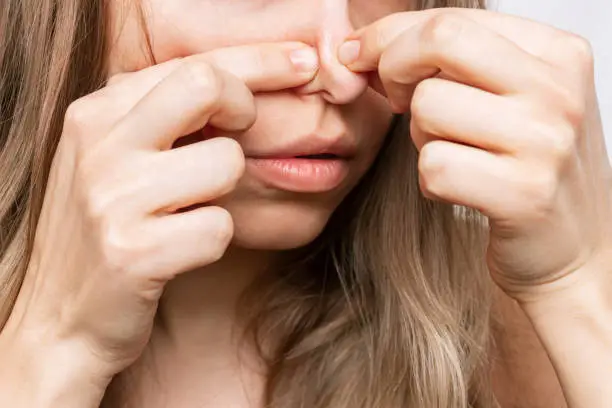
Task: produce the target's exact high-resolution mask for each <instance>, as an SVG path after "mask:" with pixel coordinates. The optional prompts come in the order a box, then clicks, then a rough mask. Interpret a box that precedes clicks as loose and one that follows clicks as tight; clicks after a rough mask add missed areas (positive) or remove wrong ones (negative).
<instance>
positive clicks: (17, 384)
mask: <svg viewBox="0 0 612 408" xmlns="http://www.w3.org/2000/svg"><path fill="white" fill-rule="evenodd" d="M13 339H14V338H12V337H9V336H5V335H2V336H0V361H1V362H2V363H1V364H0V407H12V408H31V407H36V408H52V407H53V408H55V407H62V408H97V407H99V406H100V402H101V400H102V398H103V396H104V391H105V389H106V386H107V385H108V381H109V380H107V379H105V378H104V377H102V376H100V375H98V373H97V372H96V368H95V367H93V364H91V360H90V361H87V360H86V359H82V358H80V357H79V354H80V353H77V352H75V349H74V348H73V347H69V346H68V345H63V346H62V345H53V346H51V345H43V344H42V343H38V344H34V343H32V342H27V341H14V340H13Z"/></svg>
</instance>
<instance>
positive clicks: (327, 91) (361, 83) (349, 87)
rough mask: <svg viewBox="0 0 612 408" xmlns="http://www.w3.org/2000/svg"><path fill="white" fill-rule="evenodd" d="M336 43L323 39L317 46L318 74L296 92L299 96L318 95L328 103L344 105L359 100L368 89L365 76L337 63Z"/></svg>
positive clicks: (337, 44)
mask: <svg viewBox="0 0 612 408" xmlns="http://www.w3.org/2000/svg"><path fill="white" fill-rule="evenodd" d="M339 45H340V44H339V42H338V41H334V40H333V39H332V38H326V39H323V40H322V41H321V42H320V43H319V44H318V49H319V60H320V61H319V72H318V73H317V75H316V77H315V78H314V79H313V80H312V81H311V82H310V83H308V84H307V85H305V86H303V87H302V88H300V89H299V90H298V92H299V93H300V94H303V95H307V94H315V93H320V94H321V95H322V96H323V98H325V100H327V101H328V102H329V103H333V104H337V105H344V104H348V103H350V102H352V101H354V100H356V99H357V98H359V97H360V96H361V95H362V94H363V93H364V92H365V91H366V89H367V87H368V80H367V77H366V75H364V74H357V73H355V72H352V71H351V70H349V69H348V68H347V67H346V66H344V65H343V64H341V63H340V61H338V56H337V48H338V46H339Z"/></svg>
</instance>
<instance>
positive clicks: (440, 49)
mask: <svg viewBox="0 0 612 408" xmlns="http://www.w3.org/2000/svg"><path fill="white" fill-rule="evenodd" d="M378 70H379V73H380V77H381V79H382V81H383V85H384V87H385V89H386V91H387V95H388V97H389V99H390V101H391V103H392V104H393V105H394V106H395V107H396V109H397V110H401V109H407V108H408V107H409V102H410V99H409V96H410V94H411V92H412V90H413V86H414V84H416V83H417V82H420V81H421V80H423V79H426V78H430V77H433V76H436V75H438V74H439V73H442V74H443V75H444V76H445V77H447V78H450V79H452V80H454V81H457V82H461V83H465V84H468V85H471V86H475V87H478V88H481V89H483V90H487V91H489V92H492V93H496V94H506V95H507V94H516V93H522V92H524V90H533V89H534V88H535V89H540V88H541V87H543V86H546V85H550V81H551V80H552V79H551V77H552V76H553V73H552V67H551V66H550V65H548V64H546V63H544V62H543V61H541V60H539V59H537V58H534V57H533V56H531V55H529V54H527V53H526V52H524V51H523V50H521V49H520V48H519V47H517V46H516V45H515V44H514V43H512V42H510V41H508V40H506V39H505V38H504V37H502V36H499V35H497V34H495V33H494V32H492V31H490V30H488V29H486V28H484V27H482V26H480V25H478V24H476V23H474V22H473V21H471V20H469V19H465V18H462V17H456V16H450V15H445V16H444V18H440V19H432V20H429V21H427V22H425V23H423V24H420V25H417V26H415V27H413V28H411V29H409V30H406V31H405V32H404V33H402V34H401V35H400V36H399V37H397V38H396V40H395V41H394V42H392V43H391V44H390V45H389V46H388V47H387V49H385V50H384V51H382V54H381V55H380V61H379V68H378Z"/></svg>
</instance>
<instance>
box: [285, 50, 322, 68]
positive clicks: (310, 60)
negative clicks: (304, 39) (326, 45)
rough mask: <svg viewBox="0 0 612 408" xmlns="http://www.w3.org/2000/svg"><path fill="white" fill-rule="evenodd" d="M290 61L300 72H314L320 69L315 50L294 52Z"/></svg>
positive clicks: (290, 56)
mask: <svg viewBox="0 0 612 408" xmlns="http://www.w3.org/2000/svg"><path fill="white" fill-rule="evenodd" d="M289 59H291V62H292V63H293V65H294V66H295V68H296V69H297V70H298V71H299V72H314V71H316V70H317V69H318V68H319V56H318V55H317V52H316V51H315V50H314V48H310V47H305V48H300V49H297V50H293V51H292V52H291V54H290V55H289Z"/></svg>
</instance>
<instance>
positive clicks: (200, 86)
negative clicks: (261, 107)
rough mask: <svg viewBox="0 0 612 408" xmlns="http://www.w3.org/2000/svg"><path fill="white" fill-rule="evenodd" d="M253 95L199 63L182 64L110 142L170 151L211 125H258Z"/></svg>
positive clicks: (138, 106)
mask: <svg viewBox="0 0 612 408" xmlns="http://www.w3.org/2000/svg"><path fill="white" fill-rule="evenodd" d="M255 116H256V108H255V103H254V100H253V95H252V94H251V92H250V90H249V89H248V88H247V87H246V85H245V84H244V83H243V82H241V81H240V80H239V79H238V78H236V77H234V76H233V75H231V74H229V73H227V72H225V71H220V70H218V69H217V68H215V67H214V66H212V65H210V64H208V63H206V62H203V61H199V60H191V61H189V62H188V63H185V64H182V65H181V66H179V68H178V69H176V70H175V71H174V72H173V73H172V74H170V75H169V76H168V77H167V78H165V79H164V80H163V81H161V82H160V83H159V84H158V85H156V86H155V87H154V88H153V90H151V92H149V93H148V94H147V95H146V96H145V97H144V98H143V99H142V100H141V101H139V102H138V103H137V104H136V105H135V106H134V108H133V109H132V110H131V111H130V112H129V113H128V114H127V115H126V116H125V117H124V118H123V119H122V120H121V121H119V123H118V124H117V125H116V126H115V128H114V129H113V131H112V133H111V135H109V136H108V143H119V144H122V145H126V144H128V145H130V146H133V147H138V148H142V149H147V150H148V149H153V150H167V149H169V148H170V147H171V146H172V144H173V143H174V142H175V141H176V140H177V139H178V138H180V137H181V136H185V135H187V134H190V133H193V132H195V131H197V130H198V129H202V128H203V127H204V126H205V125H206V124H211V125H214V126H216V127H218V128H221V129H224V130H240V129H247V128H248V127H250V126H251V125H252V123H253V122H254V121H255Z"/></svg>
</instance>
